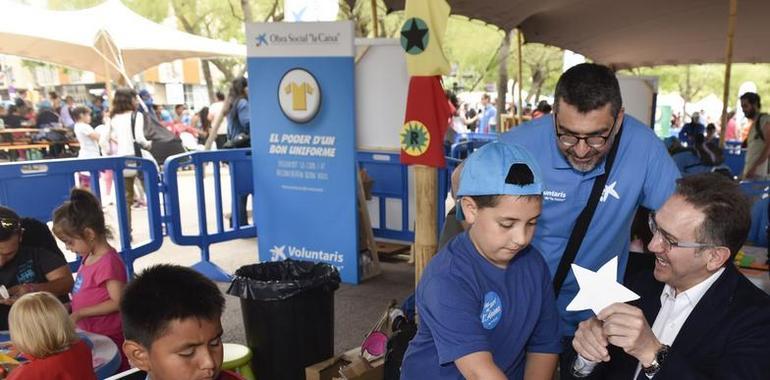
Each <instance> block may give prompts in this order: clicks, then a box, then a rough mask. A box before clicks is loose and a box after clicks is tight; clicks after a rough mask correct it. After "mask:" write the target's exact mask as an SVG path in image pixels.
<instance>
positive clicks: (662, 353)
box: [642, 344, 671, 379]
mask: <svg viewBox="0 0 770 380" xmlns="http://www.w3.org/2000/svg"><path fill="white" fill-rule="evenodd" d="M670 348H671V347H670V346H668V345H665V344H663V345H661V346H660V349H659V350H658V352H656V353H655V358H654V359H652V363H650V365H649V366H647V367H645V366H642V372H644V375H645V376H647V378H650V379H652V377H653V376H655V375H656V374H657V373H658V371H660V366H661V365H663V362H664V361H665V360H666V356H667V355H668V350H669V349H670Z"/></svg>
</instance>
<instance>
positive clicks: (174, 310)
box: [120, 265, 242, 380]
mask: <svg viewBox="0 0 770 380" xmlns="http://www.w3.org/2000/svg"><path fill="white" fill-rule="evenodd" d="M224 307H225V299H224V297H223V296H222V293H221V292H220V290H219V288H217V286H216V285H215V284H214V283H213V282H211V281H210V280H209V279H207V278H206V277H204V276H203V275H201V274H200V273H198V272H196V271H194V270H192V269H189V268H185V267H181V266H176V265H156V266H153V267H150V268H148V269H145V270H144V271H143V272H142V273H141V274H140V275H139V276H137V278H136V279H134V280H133V281H132V282H130V283H129V284H128V286H126V289H125V292H124V293H123V299H122V300H121V302H120V311H121V316H122V319H123V333H124V335H125V337H126V341H125V343H123V352H124V353H125V354H126V356H127V357H128V360H129V361H130V362H131V363H132V364H133V365H134V366H135V367H137V368H139V369H141V370H143V371H146V372H147V378H148V379H151V380H203V379H206V380H242V378H241V377H240V376H238V375H236V374H234V373H232V372H229V371H222V370H221V366H222V353H223V348H222V321H221V320H220V318H221V316H222V312H223V311H224Z"/></svg>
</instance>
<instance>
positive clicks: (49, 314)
mask: <svg viewBox="0 0 770 380" xmlns="http://www.w3.org/2000/svg"><path fill="white" fill-rule="evenodd" d="M8 326H9V328H10V333H11V341H12V342H13V344H14V346H15V347H16V349H17V350H19V351H20V352H21V353H23V354H24V356H26V357H27V358H28V359H29V361H28V362H26V363H24V364H22V365H21V366H20V367H18V368H16V369H14V370H13V371H12V372H11V375H10V376H9V377H8V380H15V379H24V380H36V379H50V380H70V379H72V380H81V379H82V380H90V379H96V376H95V375H94V369H93V366H92V357H91V349H90V347H88V345H87V344H86V343H85V342H84V341H82V340H81V339H79V338H78V335H77V334H75V324H74V323H73V322H72V320H71V319H70V317H69V314H68V313H67V310H66V309H65V308H64V305H62V304H61V302H59V300H57V299H56V297H54V296H53V295H52V294H51V293H48V292H35V293H28V294H25V295H23V296H22V297H21V298H19V299H18V300H17V301H16V302H15V303H14V304H13V306H12V307H11V312H10V313H9V315H8Z"/></svg>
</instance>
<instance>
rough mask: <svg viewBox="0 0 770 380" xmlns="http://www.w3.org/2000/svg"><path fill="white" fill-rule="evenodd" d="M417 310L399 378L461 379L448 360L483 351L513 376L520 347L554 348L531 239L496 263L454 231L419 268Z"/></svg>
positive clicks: (556, 337)
mask: <svg viewBox="0 0 770 380" xmlns="http://www.w3.org/2000/svg"><path fill="white" fill-rule="evenodd" d="M417 312H418V314H419V316H420V327H419V329H418V331H417V335H416V336H415V337H414V339H413V340H412V341H411V343H410V344H409V348H408V349H407V351H406V356H405V357H404V362H403V365H402V367H401V378H402V379H406V380H408V379H420V380H422V379H462V375H461V374H460V371H459V370H458V369H457V366H455V364H454V361H455V360H457V359H459V358H461V357H463V356H466V355H468V354H472V353H474V352H483V351H487V352H490V353H491V354H492V357H493V358H494V361H495V364H497V366H498V367H499V368H500V369H501V370H502V371H503V372H505V374H506V375H507V376H508V378H509V379H521V378H523V377H524V364H525V354H526V353H527V352H539V353H559V352H560V351H561V344H560V340H561V334H560V333H559V316H558V313H557V311H556V307H555V305H554V297H553V289H552V287H551V278H550V276H549V275H548V268H547V267H546V265H545V262H544V261H543V258H542V257H541V256H540V254H538V252H537V250H535V249H534V248H532V247H531V246H530V247H527V248H525V249H524V250H522V251H521V252H519V253H518V254H517V255H516V256H515V257H514V258H513V260H511V262H510V263H509V264H508V267H507V268H506V269H501V268H499V267H497V266H495V265H493V264H492V263H490V262H489V261H487V260H486V259H485V258H484V257H482V256H481V254H479V252H478V251H477V250H476V248H475V247H474V245H473V244H472V243H471V240H470V238H469V237H468V233H467V232H465V233H462V234H460V235H458V236H457V237H456V238H455V239H453V240H452V241H451V242H449V244H448V245H447V246H446V247H445V248H444V249H442V250H441V251H440V252H439V253H438V255H436V257H434V258H433V259H432V260H431V261H430V263H429V264H428V266H427V268H425V272H424V273H423V276H422V280H420V284H419V285H418V286H417Z"/></svg>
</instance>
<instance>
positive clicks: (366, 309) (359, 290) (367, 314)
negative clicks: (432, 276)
mask: <svg viewBox="0 0 770 380" xmlns="http://www.w3.org/2000/svg"><path fill="white" fill-rule="evenodd" d="M223 174H226V171H225V170H223ZM179 181H180V188H181V189H189V191H188V190H185V191H183V192H182V194H181V196H180V203H181V204H182V207H181V208H182V224H183V231H185V232H189V233H194V232H196V231H197V216H196V215H197V206H196V201H195V197H196V195H195V186H194V182H195V181H194V176H193V175H192V171H186V172H182V173H181V174H180V176H179ZM222 182H223V183H224V184H227V183H228V182H229V181H227V180H224V179H223V181H222ZM205 185H206V193H207V196H206V199H207V202H206V203H207V213H208V216H209V218H208V228H209V230H210V231H211V230H215V229H216V221H215V220H214V218H213V215H214V212H213V211H214V210H213V205H214V201H213V198H211V197H210V196H209V194H211V193H213V191H212V190H210V189H213V180H211V178H210V176H209V177H207V180H206V181H205ZM102 189H104V188H102ZM223 193H225V194H227V193H228V190H227V189H224V191H223ZM103 202H104V204H106V205H108V206H107V207H106V208H105V212H106V214H107V217H108V220H112V223H113V226H114V225H116V222H115V210H114V206H112V205H109V203H110V199H109V198H107V197H106V196H105V197H104V199H103ZM223 202H224V204H229V199H228V198H227V197H226V198H225V199H224V200H223ZM132 212H133V214H132V215H133V218H134V244H141V243H142V242H143V241H145V240H146V239H147V238H148V232H147V222H145V221H146V220H147V212H146V209H133V211H132ZM225 224H227V221H225ZM113 230H117V228H114V227H113ZM257 258H258V255H257V240H256V238H250V239H239V240H233V241H228V242H223V243H219V244H216V245H213V246H212V247H211V259H212V260H211V261H212V262H214V263H216V264H217V265H218V266H220V267H221V268H222V269H224V270H225V271H227V272H229V273H232V272H234V271H235V270H236V269H238V268H239V267H241V266H243V265H248V264H252V263H256V262H257ZM199 259H200V252H199V250H198V248H197V247H185V246H179V245H176V244H174V243H173V242H172V241H171V240H170V239H169V238H168V237H166V238H165V239H164V242H163V245H162V247H161V248H160V250H159V251H157V252H155V253H152V254H150V255H147V256H145V257H142V258H140V259H139V260H137V261H136V262H135V264H134V269H135V270H136V271H137V272H140V271H141V270H142V269H144V268H146V267H148V266H150V265H153V264H158V263H175V264H180V265H188V266H189V265H192V264H195V263H196V262H198V261H199ZM382 269H383V273H382V274H381V275H380V276H378V277H376V278H373V279H370V280H367V281H365V282H364V283H362V284H360V285H357V286H351V285H345V284H343V285H341V286H340V288H339V289H338V290H337V291H336V293H335V344H334V347H335V352H337V353H341V352H344V351H346V350H348V349H350V348H353V347H356V346H358V345H359V344H360V343H361V340H362V339H363V336H364V334H366V333H367V332H368V330H369V329H370V328H371V327H372V325H374V323H375V322H376V321H377V319H378V318H379V317H380V315H381V314H382V312H383V310H384V309H385V307H386V306H387V304H388V302H389V301H390V300H391V299H395V300H397V301H398V302H399V303H400V302H401V301H402V300H403V299H404V298H405V297H406V296H408V295H409V294H411V292H412V289H413V287H414V267H413V266H412V265H410V264H407V263H405V262H392V263H385V262H383V263H382ZM219 286H220V288H221V289H222V291H223V292H225V291H226V290H227V288H228V286H229V284H227V283H219ZM225 299H226V300H227V306H226V307H227V309H226V311H225V315H224V316H223V325H224V328H225V334H224V340H225V341H226V342H237V343H245V340H246V339H245V335H244V328H243V322H242V319H241V307H240V300H239V299H238V298H236V297H233V296H230V295H226V296H225Z"/></svg>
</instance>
